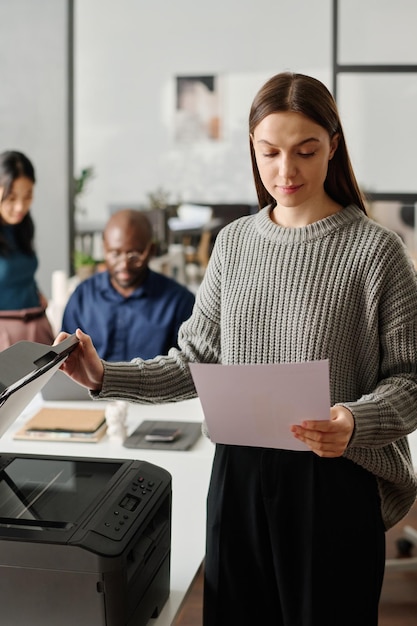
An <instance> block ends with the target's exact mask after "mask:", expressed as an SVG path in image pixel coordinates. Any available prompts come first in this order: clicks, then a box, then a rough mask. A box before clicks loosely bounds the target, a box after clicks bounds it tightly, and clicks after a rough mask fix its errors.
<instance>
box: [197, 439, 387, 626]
mask: <svg viewBox="0 0 417 626" xmlns="http://www.w3.org/2000/svg"><path fill="white" fill-rule="evenodd" d="M384 566H385V532H384V527H383V523H382V519H381V508H380V500H379V495H378V489H377V483H376V479H375V477H374V476H373V475H372V474H370V473H369V472H367V471H366V470H364V469H363V468H361V467H359V466H358V465H355V464H354V463H352V462H351V461H349V460H347V459H344V458H336V459H323V458H320V457H318V456H317V455H315V454H314V453H312V452H293V451H288V450H273V449H264V448H251V447H242V446H224V445H217V446H216V452H215V457H214V462H213V469H212V476H211V482H210V488H209V493H208V501H207V546H206V559H205V584H204V622H203V623H204V626H256V625H257V624H268V625H269V624H271V625H273V626H336V625H337V626H376V625H377V623H378V602H379V597H380V593H381V587H382V582H383V575H384Z"/></svg>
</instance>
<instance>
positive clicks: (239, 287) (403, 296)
mask: <svg viewBox="0 0 417 626" xmlns="http://www.w3.org/2000/svg"><path fill="white" fill-rule="evenodd" d="M179 345H180V347H181V351H178V350H175V349H172V350H170V352H169V354H168V355H166V356H160V357H156V358H155V359H152V360H149V361H143V360H141V359H135V360H134V361H132V362H131V363H125V364H120V363H119V364H115V363H105V374H104V381H103V388H102V391H101V392H100V394H98V395H97V397H99V398H107V399H109V398H116V397H117V398H124V399H128V400H131V401H134V402H142V403H161V402H171V401H175V400H184V399H188V398H191V397H195V395H196V391H195V387H194V385H193V381H192V378H191V375H190V371H189V368H188V362H192V361H197V362H206V363H207V362H209V363H223V364H247V363H250V364H253V363H289V362H303V361H313V360H319V359H329V366H330V393H331V402H332V404H343V405H344V406H346V407H348V408H349V409H350V411H351V412H352V413H353V416H354V419H355V430H354V434H353V437H352V439H351V442H350V444H349V447H348V449H347V451H346V453H345V456H346V457H347V458H349V459H351V460H352V461H354V462H355V463H358V464H359V465H361V466H362V467H364V468H366V469H367V470H369V471H370V472H372V473H373V474H375V475H376V476H377V478H378V484H379V490H380V495H381V506H382V514H383V519H384V522H385V526H386V528H389V527H391V526H392V525H393V524H395V523H396V522H397V521H398V520H399V519H401V518H402V517H403V516H404V515H405V514H406V513H407V511H408V510H409V508H410V507H411V505H412V504H413V502H414V500H415V498H416V493H417V479H416V476H415V473H414V471H413V467H412V463H411V458H410V451H409V447H408V442H407V438H406V435H407V434H409V433H410V432H412V431H413V430H415V429H416V428H417V279H416V274H415V271H414V268H413V266H412V263H411V261H410V259H409V257H408V255H407V253H406V251H405V249H404V246H403V244H402V242H401V240H400V238H399V237H398V236H397V235H396V234H394V233H393V232H391V231H389V230H387V229H385V228H383V227H382V226H380V225H379V224H376V223H375V222H374V221H372V220H371V219H369V218H368V217H366V216H365V215H364V213H363V212H362V211H360V210H359V209H358V208H357V207H354V206H349V207H346V208H345V209H343V210H342V211H341V212H339V213H337V214H335V215H332V216H330V217H327V218H325V219H323V220H320V221H318V222H316V223H314V224H310V225H308V226H305V227H302V228H283V227H280V226H277V225H276V224H275V223H274V222H272V220H271V218H270V210H269V208H268V207H266V208H265V209H263V210H261V211H260V212H259V213H257V214H256V215H253V216H248V217H243V218H241V219H239V220H236V221H235V222H232V223H231V224H229V225H228V226H226V227H225V228H224V229H223V230H222V231H221V232H220V234H219V235H218V237H217V239H216V242H215V246H214V250H213V254H212V256H211V259H210V263H209V266H208V268H207V271H206V274H205V277H204V280H203V282H202V284H201V287H200V289H199V292H198V294H197V298H196V304H195V307H194V311H193V314H192V316H191V318H190V319H189V320H188V321H186V322H185V323H184V324H183V325H182V327H181V330H180V337H179ZM225 419H227V415H225Z"/></svg>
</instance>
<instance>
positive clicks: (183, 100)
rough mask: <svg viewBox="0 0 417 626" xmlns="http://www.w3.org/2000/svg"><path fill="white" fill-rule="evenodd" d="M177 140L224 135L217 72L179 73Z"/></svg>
mask: <svg viewBox="0 0 417 626" xmlns="http://www.w3.org/2000/svg"><path fill="white" fill-rule="evenodd" d="M175 80H176V110H175V140H176V141H178V142H181V143H193V142H198V141H218V140H219V139H221V134H222V133H221V119H220V100H219V85H218V82H219V81H218V77H217V76H213V75H211V76H177V77H176V79H175Z"/></svg>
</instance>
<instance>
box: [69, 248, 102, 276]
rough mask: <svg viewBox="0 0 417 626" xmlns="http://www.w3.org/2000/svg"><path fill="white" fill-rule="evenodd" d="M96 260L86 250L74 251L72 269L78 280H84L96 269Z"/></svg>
mask: <svg viewBox="0 0 417 626" xmlns="http://www.w3.org/2000/svg"><path fill="white" fill-rule="evenodd" d="M96 265H97V262H96V260H95V259H94V258H93V257H92V256H91V255H90V254H87V253H86V252H82V251H81V250H75V251H74V270H75V273H76V275H77V276H78V278H79V279H80V280H85V279H86V278H88V277H89V276H92V275H93V274H94V272H95V271H96Z"/></svg>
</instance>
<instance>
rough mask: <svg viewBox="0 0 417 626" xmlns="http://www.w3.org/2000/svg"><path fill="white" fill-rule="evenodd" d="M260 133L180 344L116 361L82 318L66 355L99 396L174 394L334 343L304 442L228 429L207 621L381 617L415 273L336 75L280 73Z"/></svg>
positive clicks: (415, 383) (416, 419) (404, 498)
mask: <svg viewBox="0 0 417 626" xmlns="http://www.w3.org/2000/svg"><path fill="white" fill-rule="evenodd" d="M249 135H250V150H251V156H252V164H253V172H254V179H255V185H256V189H257V192H258V198H259V205H260V211H259V213H257V214H256V215H254V216H249V217H244V218H241V219H239V220H237V221H235V222H233V223H231V224H229V225H228V226H227V227H225V228H224V229H223V230H222V231H221V233H220V234H219V236H218V237H217V239H216V242H215V247H214V250H213V254H212V257H211V259H210V263H209V266H208V268H207V272H206V275H205V277H204V281H203V283H202V285H201V287H200V290H199V292H198V294H197V299H196V304H195V307H194V311H193V314H192V316H191V318H190V319H189V320H188V321H186V322H185V323H184V324H183V325H182V327H181V330H180V338H179V345H180V348H181V350H180V351H178V350H171V351H170V352H169V355H168V356H165V357H163V358H159V357H157V358H156V359H153V360H152V361H147V362H144V361H143V360H140V359H136V360H135V361H134V362H132V363H125V364H120V363H119V364H114V363H106V362H103V361H101V360H100V359H99V358H98V356H97V353H96V351H95V349H94V346H93V344H92V342H91V340H90V338H89V337H88V336H87V335H85V334H84V333H82V332H80V331H77V333H78V337H79V339H80V344H79V346H78V347H77V349H76V350H75V351H74V352H73V354H72V355H71V356H70V358H69V359H68V360H67V361H66V362H65V364H64V365H63V369H64V370H65V371H66V372H67V373H68V374H69V375H71V376H72V377H73V378H74V379H75V380H77V381H78V382H79V383H80V384H83V385H85V386H87V387H88V388H90V389H91V390H93V395H95V396H97V397H99V398H101V399H104V398H114V397H119V398H128V399H130V400H135V401H137V402H164V401H172V400H180V399H186V398H190V397H192V396H194V395H195V388H194V385H193V381H192V377H191V376H190V372H189V368H188V367H187V364H188V363H189V362H206V363H220V364H258V363H260V364H261V363H284V362H303V361H315V360H320V359H328V360H329V368H330V392H331V408H330V415H329V417H330V419H329V420H324V421H311V420H310V421H309V420H308V416H300V423H299V424H295V425H294V426H293V427H292V432H293V435H294V437H296V438H298V439H299V440H301V441H303V442H305V443H306V444H307V446H308V448H307V450H306V451H305V452H298V451H297V452H295V451H290V450H281V449H270V448H268V449H263V448H256V447H250V446H247V447H241V446H237V445H236V446H234V445H217V446H216V453H215V458H214V464H213V471H212V477H211V483H210V490H209V495H208V509H207V550H206V560H205V597H204V624H205V626H231V625H234V624H239V626H253V625H254V624H274V626H335V625H336V624H337V626H352V625H353V624H354V625H355V626H376V624H377V622H378V602H379V596H380V591H381V586H382V580H383V573H384V563H385V530H386V529H388V528H389V527H391V526H392V525H393V524H395V523H396V522H397V521H398V520H399V519H401V518H402V517H403V516H404V515H405V514H406V513H407V511H408V510H409V508H410V507H411V505H412V503H413V502H414V500H415V497H416V492H417V481H416V476H415V474H414V472H413V467H412V463H411V458H410V451H409V447H408V442H407V434H409V433H410V432H412V431H413V430H414V429H416V427H417V357H416V355H417V280H416V273H415V271H414V268H413V266H412V263H411V261H410V259H409V257H408V255H407V253H406V251H405V249H404V246H403V244H402V242H401V241H400V239H399V237H398V236H397V235H396V234H394V233H392V232H390V231H389V230H387V229H385V228H383V227H382V226H380V225H378V224H377V223H375V222H374V221H372V220H371V219H369V218H368V217H367V215H366V211H365V207H364V203H363V200H362V197H361V193H360V191H359V188H358V184H357V182H356V180H355V176H354V174H353V172H352V167H351V164H350V160H349V155H348V151H347V148H346V144H345V138H344V134H343V130H342V126H341V122H340V119H339V114H338V111H337V108H336V104H335V102H334V99H333V97H332V96H331V94H330V92H329V91H328V89H327V88H326V87H325V86H324V85H323V84H322V83H321V82H319V81H318V80H316V79H314V78H311V77H308V76H304V75H301V74H291V73H282V74H278V75H277V76H274V77H273V78H271V79H270V80H269V81H268V82H267V83H266V84H265V85H264V86H263V87H262V88H261V89H260V91H259V92H258V94H257V95H256V97H255V100H254V102H253V105H252V108H251V112H250V117H249ZM64 337H65V335H64V334H62V335H59V336H58V338H57V341H61V340H62V339H63V338H64ZM326 417H327V416H326ZM224 419H225V420H227V411H225V415H224Z"/></svg>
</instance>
